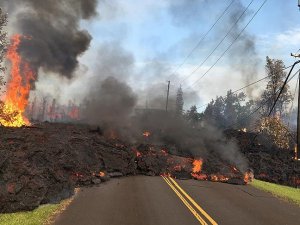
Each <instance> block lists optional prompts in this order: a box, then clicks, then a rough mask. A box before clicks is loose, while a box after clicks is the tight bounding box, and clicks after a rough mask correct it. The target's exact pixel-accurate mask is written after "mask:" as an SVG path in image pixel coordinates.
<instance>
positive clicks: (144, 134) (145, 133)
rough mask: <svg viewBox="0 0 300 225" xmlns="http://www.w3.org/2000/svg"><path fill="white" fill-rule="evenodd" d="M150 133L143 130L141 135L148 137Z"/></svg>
mask: <svg viewBox="0 0 300 225" xmlns="http://www.w3.org/2000/svg"><path fill="white" fill-rule="evenodd" d="M150 135H151V133H150V132H149V131H145V132H144V133H143V136H144V137H150Z"/></svg>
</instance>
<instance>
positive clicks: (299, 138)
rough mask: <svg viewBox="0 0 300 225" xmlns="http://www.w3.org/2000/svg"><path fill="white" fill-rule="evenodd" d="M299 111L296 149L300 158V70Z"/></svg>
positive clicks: (299, 88)
mask: <svg viewBox="0 0 300 225" xmlns="http://www.w3.org/2000/svg"><path fill="white" fill-rule="evenodd" d="M298 82H299V84H298V113H297V147H296V150H295V159H296V160H298V159H299V158H300V86H299V85H300V71H299V77H298Z"/></svg>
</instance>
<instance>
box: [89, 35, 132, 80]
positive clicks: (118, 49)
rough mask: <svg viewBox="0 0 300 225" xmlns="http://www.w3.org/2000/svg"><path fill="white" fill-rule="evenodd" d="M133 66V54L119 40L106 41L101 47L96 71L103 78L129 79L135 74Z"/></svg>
mask: <svg viewBox="0 0 300 225" xmlns="http://www.w3.org/2000/svg"><path fill="white" fill-rule="evenodd" d="M133 67H134V57H133V55H132V54H131V53H130V52H127V51H126V50H125V49H124V48H123V47H122V46H121V44H120V43H119V42H114V41H113V42H105V43H103V44H101V46H100V47H99V49H98V52H97V60H96V62H95V65H94V71H95V74H97V75H99V77H101V78H102V79H104V78H107V77H115V78H116V79H118V80H122V81H125V80H126V81H128V80H130V78H131V74H133Z"/></svg>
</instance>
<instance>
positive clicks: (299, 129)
mask: <svg viewBox="0 0 300 225" xmlns="http://www.w3.org/2000/svg"><path fill="white" fill-rule="evenodd" d="M299 3H300V0H299ZM299 6H300V5H299ZM291 56H293V57H295V58H300V54H293V53H292V54H291ZM298 76H299V77H298V82H299V85H300V71H299V75H298ZM299 150H300V86H298V113H297V143H296V146H295V160H299V159H300V151H299Z"/></svg>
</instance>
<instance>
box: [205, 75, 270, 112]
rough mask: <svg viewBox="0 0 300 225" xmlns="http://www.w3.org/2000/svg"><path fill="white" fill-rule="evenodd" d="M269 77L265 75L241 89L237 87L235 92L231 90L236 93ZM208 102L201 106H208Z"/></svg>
mask: <svg viewBox="0 0 300 225" xmlns="http://www.w3.org/2000/svg"><path fill="white" fill-rule="evenodd" d="M268 77H270V76H266V77H263V78H261V79H259V80H257V81H254V82H253V83H250V84H248V85H246V86H244V87H242V88H239V89H237V90H235V91H233V92H231V93H232V94H234V93H236V92H239V91H241V90H243V89H245V88H247V87H250V86H252V85H254V84H257V83H259V82H261V81H263V80H265V79H267V78H268ZM224 97H225V95H224ZM208 104H209V103H207V104H205V105H202V106H200V107H199V108H202V107H204V106H207V105H208Z"/></svg>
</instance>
